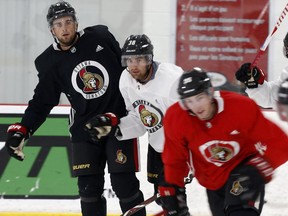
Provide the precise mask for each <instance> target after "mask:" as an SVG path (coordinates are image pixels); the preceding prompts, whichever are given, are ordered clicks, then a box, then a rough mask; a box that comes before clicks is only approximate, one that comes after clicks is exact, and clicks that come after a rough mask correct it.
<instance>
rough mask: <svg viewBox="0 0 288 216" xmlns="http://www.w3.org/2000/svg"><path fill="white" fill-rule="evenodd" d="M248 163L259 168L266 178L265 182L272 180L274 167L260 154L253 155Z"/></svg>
mask: <svg viewBox="0 0 288 216" xmlns="http://www.w3.org/2000/svg"><path fill="white" fill-rule="evenodd" d="M247 164H248V165H252V166H254V167H256V168H257V169H258V171H259V172H260V174H261V175H262V177H263V178H264V181H265V183H268V182H270V181H271V180H272V177H273V172H274V168H273V167H272V166H271V165H270V163H269V162H267V161H266V160H265V159H264V158H263V157H261V156H260V155H255V156H253V157H251V158H250V159H249V160H248V162H247Z"/></svg>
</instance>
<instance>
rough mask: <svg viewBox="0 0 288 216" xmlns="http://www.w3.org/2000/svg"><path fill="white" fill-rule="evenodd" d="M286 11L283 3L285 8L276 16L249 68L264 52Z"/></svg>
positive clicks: (287, 8) (255, 63)
mask: <svg viewBox="0 0 288 216" xmlns="http://www.w3.org/2000/svg"><path fill="white" fill-rule="evenodd" d="M287 13H288V3H287V4H286V5H285V8H284V9H283V11H282V13H281V15H280V17H279V18H278V20H277V22H276V24H275V26H274V27H273V29H272V31H271V32H270V33H269V35H268V36H267V38H266V39H265V41H264V43H263V44H262V46H261V47H260V49H259V51H258V53H257V55H256V56H255V59H254V60H253V62H252V64H251V68H253V67H254V66H256V65H257V63H258V61H259V59H260V57H261V56H262V55H263V54H264V53H265V51H266V48H267V47H268V45H269V43H270V41H271V39H272V37H273V36H274V34H275V32H276V31H277V30H278V28H279V27H280V25H281V23H282V22H283V20H284V18H285V16H286V15H287Z"/></svg>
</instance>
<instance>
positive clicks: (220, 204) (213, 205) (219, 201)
mask: <svg viewBox="0 0 288 216" xmlns="http://www.w3.org/2000/svg"><path fill="white" fill-rule="evenodd" d="M206 193H207V198H208V203H209V207H210V211H211V213H212V215H213V216H225V212H224V200H225V187H223V188H220V189H219V190H206Z"/></svg>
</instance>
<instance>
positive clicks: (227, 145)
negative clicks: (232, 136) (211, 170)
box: [199, 140, 240, 166]
mask: <svg viewBox="0 0 288 216" xmlns="http://www.w3.org/2000/svg"><path fill="white" fill-rule="evenodd" d="M199 150H200V152H201V154H202V155H203V157H204V158H205V159H206V160H207V161H209V162H210V163H213V164H215V165H216V166H222V165H223V164H224V163H226V162H227V161H229V160H230V159H231V158H233V157H234V156H235V155H237V154H238V153H239V150H240V145H239V143H238V142H235V141H222V140H212V141H209V142H206V143H205V144H203V145H201V146H200V147H199Z"/></svg>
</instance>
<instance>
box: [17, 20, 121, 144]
mask: <svg viewBox="0 0 288 216" xmlns="http://www.w3.org/2000/svg"><path fill="white" fill-rule="evenodd" d="M78 34H79V38H78V40H77V42H76V43H75V44H74V45H73V46H72V47H71V48H70V49H69V50H67V51H62V50H60V49H59V48H58V47H57V44H56V43H54V44H52V45H51V46H49V47H48V48H47V49H46V50H45V51H44V52H43V53H42V54H41V55H40V56H38V57H37V58H36V60H35V66H36V69H37V70H38V78H39V82H38V84H37V86H36V88H35V90H34V96H33V99H32V100H30V101H29V105H28V107H27V109H26V111H25V114H24V116H23V118H22V121H21V124H23V125H24V126H26V127H27V128H29V129H31V130H32V131H33V132H34V131H35V130H37V128H38V127H39V126H40V125H41V124H42V123H43V122H44V121H45V119H46V117H47V115H49V113H50V111H51V109H52V108H53V107H54V106H56V105H58V103H59V99H60V95H61V93H62V92H63V93H64V94H65V95H66V96H67V98H68V100H69V102H70V104H71V114H70V133H71V135H72V140H73V141H83V140H86V139H88V137H89V136H88V134H87V133H86V132H85V131H84V129H83V128H84V125H85V123H86V122H87V120H88V119H89V118H91V117H93V116H95V115H96V114H102V113H106V112H113V113H116V114H117V115H118V116H119V117H122V116H124V115H125V114H126V110H125V105H124V100H123V98H122V96H121V94H120V91H119V87H118V86H119V78H120V75H121V73H122V70H123V67H122V66H121V49H120V47H119V43H118V42H117V41H116V39H115V38H114V36H113V35H112V34H111V33H110V32H109V31H108V28H107V27H106V26H103V25H97V26H92V27H88V28H85V29H84V30H82V31H80V32H79V33H78Z"/></svg>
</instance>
